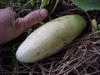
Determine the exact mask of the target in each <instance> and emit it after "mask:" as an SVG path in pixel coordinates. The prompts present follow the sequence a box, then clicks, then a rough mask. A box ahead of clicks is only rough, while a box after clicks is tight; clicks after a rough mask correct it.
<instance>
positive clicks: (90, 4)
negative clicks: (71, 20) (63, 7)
mask: <svg viewBox="0 0 100 75" xmlns="http://www.w3.org/2000/svg"><path fill="white" fill-rule="evenodd" d="M73 2H74V3H75V4H76V5H77V6H79V7H80V8H82V9H85V10H94V9H97V10H100V0H73Z"/></svg>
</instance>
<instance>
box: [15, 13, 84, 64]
mask: <svg viewBox="0 0 100 75" xmlns="http://www.w3.org/2000/svg"><path fill="white" fill-rule="evenodd" d="M85 27H86V21H85V19H84V18H83V17H81V16H79V15H67V16H63V17H60V18H57V19H55V20H52V21H51V22H48V23H46V24H44V25H43V26H41V27H39V28H38V29H36V30H35V31H34V32H32V33H31V34H30V35H29V36H28V37H27V38H26V40H25V41H24V42H23V43H22V44H21V45H20V47H19V48H18V50H17V52H16V57H17V59H18V60H19V61H21V62H24V63H32V62H36V61H39V60H41V59H43V58H46V57H48V56H50V55H52V54H55V53H57V52H58V51H60V50H61V48H63V47H64V45H65V44H69V43H70V42H71V41H72V40H73V39H74V38H75V37H77V36H78V35H79V34H80V32H81V31H82V30H83V29H84V28H85Z"/></svg>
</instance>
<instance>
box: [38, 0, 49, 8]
mask: <svg viewBox="0 0 100 75" xmlns="http://www.w3.org/2000/svg"><path fill="white" fill-rule="evenodd" d="M47 4H48V0H41V5H40V8H44V7H45V6H46V5H47Z"/></svg>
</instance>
